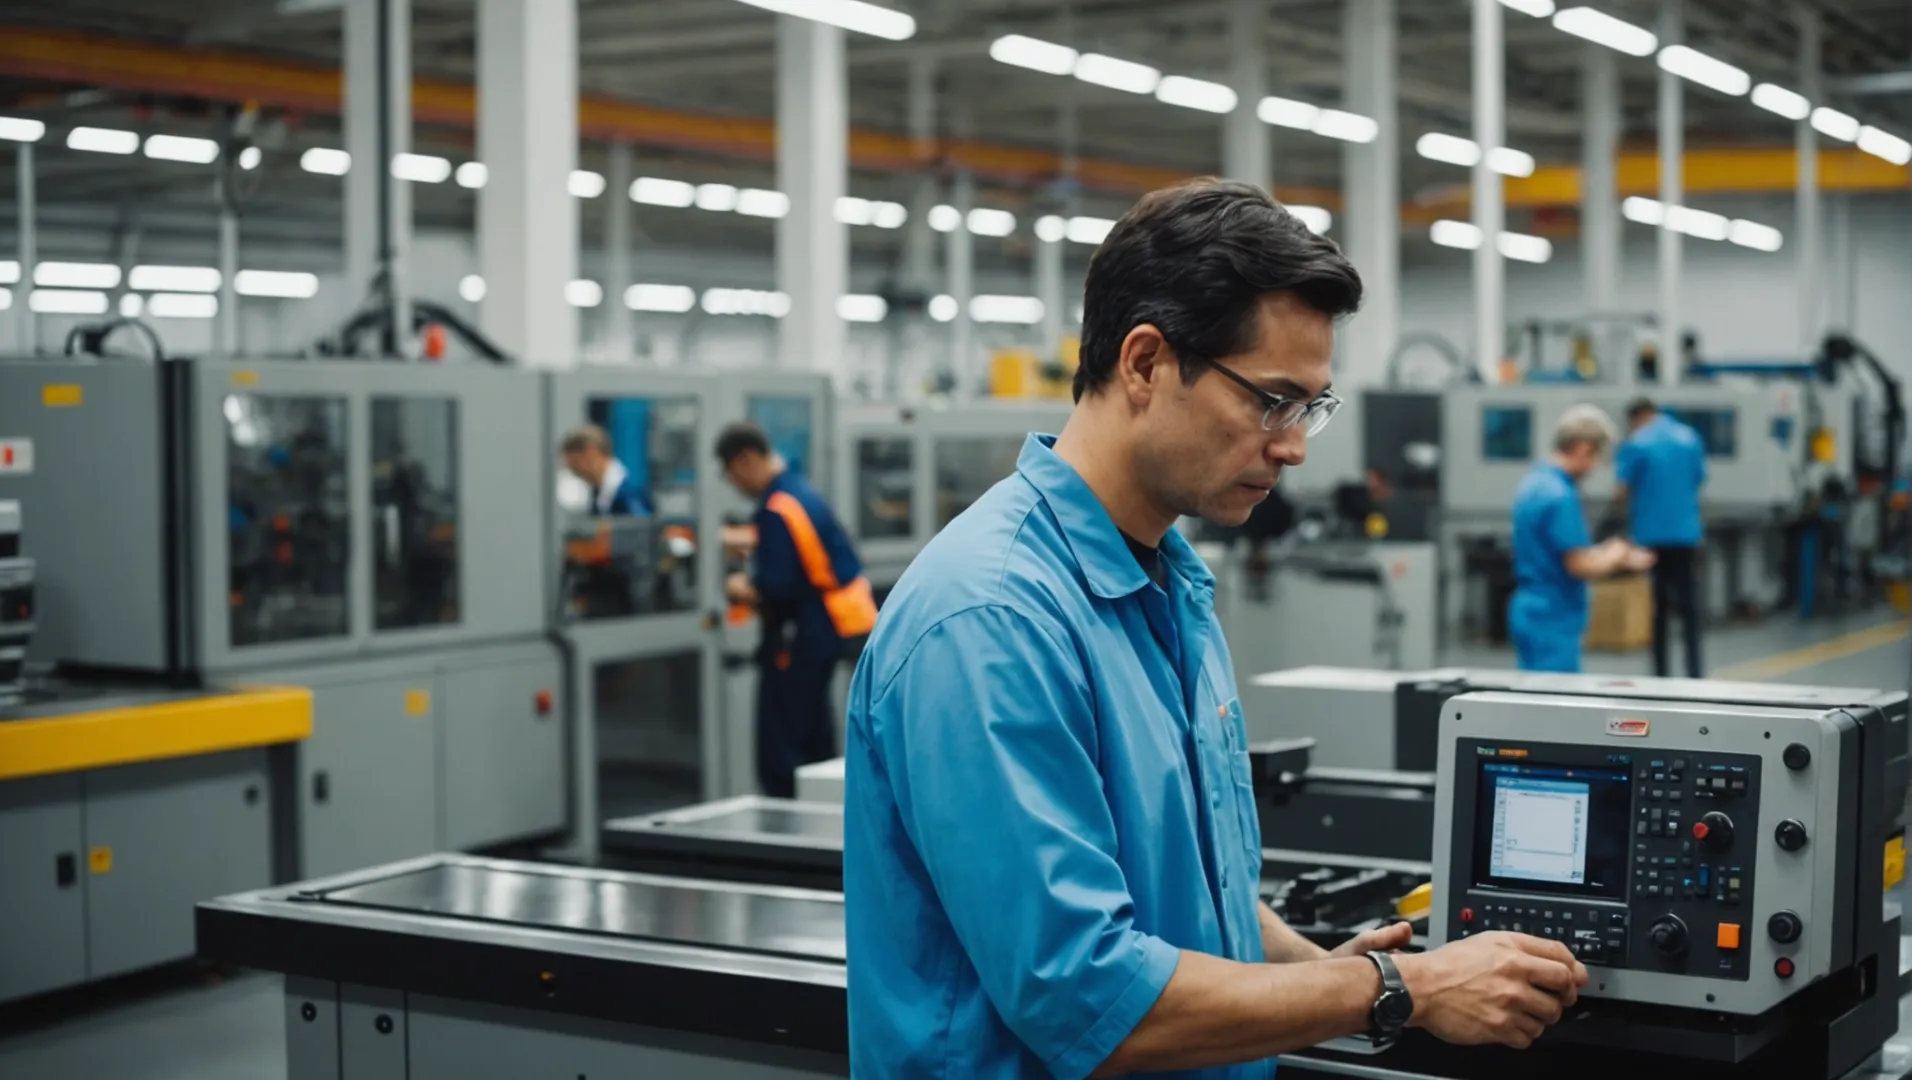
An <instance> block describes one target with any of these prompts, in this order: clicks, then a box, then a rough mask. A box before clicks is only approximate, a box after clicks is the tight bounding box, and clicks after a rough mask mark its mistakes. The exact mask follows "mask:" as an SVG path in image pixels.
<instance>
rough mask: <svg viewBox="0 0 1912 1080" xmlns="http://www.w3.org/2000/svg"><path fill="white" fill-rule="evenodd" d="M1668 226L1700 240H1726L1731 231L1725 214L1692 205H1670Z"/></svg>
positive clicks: (1667, 215)
mask: <svg viewBox="0 0 1912 1080" xmlns="http://www.w3.org/2000/svg"><path fill="white" fill-rule="evenodd" d="M1666 227H1667V228H1669V229H1672V230H1673V231H1674V232H1678V233H1685V234H1686V235H1688V236H1691V237H1694V238H1696V239H1699V240H1724V239H1726V236H1727V234H1728V233H1729V232H1730V231H1731V229H1730V227H1729V223H1728V222H1727V220H1726V218H1725V216H1724V215H1722V214H1715V213H1713V212H1712V211H1710V210H1695V209H1693V208H1692V207H1690V206H1673V207H1668V208H1667V211H1666Z"/></svg>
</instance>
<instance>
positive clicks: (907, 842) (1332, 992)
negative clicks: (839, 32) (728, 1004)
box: [843, 180, 1586, 1080]
mask: <svg viewBox="0 0 1912 1080" xmlns="http://www.w3.org/2000/svg"><path fill="white" fill-rule="evenodd" d="M1360 297H1361V280H1360V278H1359V277H1358V276H1357V275H1356V273H1355V270H1354V268H1353V267H1352V266H1350V265H1349V264H1348V261H1347V260H1346V259H1345V258H1343V257H1342V255H1341V252H1340V250H1339V249H1338V248H1337V247H1336V246H1335V245H1334V242H1333V241H1331V240H1328V239H1326V238H1325V237H1321V236H1317V235H1315V234H1314V233H1312V232H1310V231H1309V230H1308V228H1307V226H1305V225H1303V224H1302V223H1301V222H1300V221H1299V220H1298V219H1296V218H1295V217H1294V215H1292V214H1290V213H1289V212H1288V211H1287V210H1286V209H1284V208H1283V207H1282V206H1280V205H1279V204H1278V203H1276V202H1275V200H1274V199H1273V198H1272V197H1271V196H1270V195H1269V194H1268V193H1267V192H1266V191H1265V190H1263V189H1261V188H1258V187H1255V186H1252V185H1248V184H1239V183H1232V182H1223V181H1216V180H1205V181H1195V182H1192V183H1189V184H1186V185H1183V186H1180V187H1175V188H1169V189H1166V190H1163V191H1157V192H1155V193H1153V194H1151V195H1149V196H1147V197H1145V198H1143V199H1142V201H1141V202H1139V203H1138V204H1136V206H1135V208H1134V209H1132V210H1130V211H1129V213H1128V214H1127V215H1126V216H1125V217H1124V218H1123V219H1122V220H1121V221H1120V222H1118V223H1117V224H1116V226H1115V228H1114V230H1113V231H1112V232H1111V233H1110V234H1109V235H1108V237H1107V239H1105V240H1104V241H1103V242H1102V244H1101V246H1100V247H1099V248H1097V249H1096V252H1095V255H1094V257H1093V259H1092V260H1091V261H1090V265H1089V274H1088V281H1087V287H1086V292H1085V296H1084V311H1085V316H1084V319H1083V335H1082V351H1081V357H1082V363H1081V366H1080V368H1079V369H1078V370H1077V373H1076V377H1075V378H1076V381H1075V395H1076V406H1075V410H1074V413H1073V415H1071V416H1070V418H1069V420H1068V423H1067V425H1066V426H1065V427H1064V428H1063V430H1062V433H1061V435H1060V436H1052V435H1031V436H1030V437H1029V439H1028V440H1027V442H1025V443H1024V445H1023V450H1022V456H1021V458H1020V459H1019V460H1018V462H1017V465H1016V471H1015V473H1014V474H1012V475H1011V476H1010V477H1009V478H1007V479H1005V480H1003V481H1002V482H1001V483H998V484H997V485H996V486H995V487H993V488H991V489H990V490H989V491H988V492H987V493H986V494H985V495H983V497H982V498H981V499H979V500H977V501H976V503H975V504H974V505H972V506H970V507H969V509H967V510H965V511H964V512H963V513H962V514H960V515H958V516H957V518H956V519H955V520H954V521H953V522H951V523H950V524H949V525H948V526H947V527H945V528H944V529H943V531H942V532H941V533H939V534H938V535H937V536H936V537H935V539H933V540H931V541H930V543H929V545H928V546H927V547H925V548H924V549H923V552H922V553H921V554H920V555H918V556H917V557H916V560H915V561H914V562H913V563H912V564H911V565H910V567H909V569H908V571H906V572H905V573H904V575H903V578H902V581H901V582H900V583H899V584H898V585H897V587H896V590H895V591H894V592H892V593H891V594H890V598H889V599H888V601H886V602H885V604H884V612H883V620H882V622H881V623H880V624H879V625H878V627H877V630H876V633H875V634H873V635H872V636H871V639H870V646H869V648H868V650H866V652H865V653H864V655H863V659H862V661H861V662H860V663H859V664H858V665H857V671H856V678H855V680H854V682H853V684H852V688H851V702H850V723H849V731H848V747H847V751H846V755H845V756H846V758H847V764H846V770H847V771H846V778H845V785H844V794H845V804H844V856H843V878H844V905H845V926H846V929H847V931H848V935H849V936H848V957H849V1008H850V1070H851V1072H852V1074H854V1075H855V1076H857V1077H858V1078H859V1080H884V1078H889V1077H896V1078H902V1077H912V1078H913V1077H924V1076H961V1077H978V1078H989V1080H1000V1078H1011V1077H1014V1078H1022V1077H1028V1078H1032V1080H1033V1078H1035V1077H1051V1076H1054V1077H1061V1078H1065V1080H1074V1078H1079V1077H1085V1076H1089V1075H1091V1074H1093V1075H1097V1076H1110V1075H1117V1074H1122V1073H1130V1072H1163V1073H1167V1074H1170V1075H1175V1076H1182V1077H1204V1078H1210V1080H1221V1078H1230V1080H1234V1078H1243V1080H1245V1078H1250V1077H1257V1078H1265V1077H1268V1076H1270V1075H1272V1073H1273V1069H1274V1065H1273V1063H1272V1062H1271V1061H1270V1060H1269V1059H1270V1058H1272V1057H1273V1056H1274V1055H1276V1054H1280V1053H1283V1052H1285V1051H1289V1050H1297V1049H1301V1048H1303V1047H1307V1046H1312V1045H1313V1044H1315V1043H1318V1042H1321V1041H1322V1040H1324V1039H1329V1038H1333V1037H1336V1036H1342V1035H1351V1034H1355V1033H1357V1032H1364V1031H1373V1032H1374V1033H1375V1034H1376V1035H1377V1036H1380V1037H1382V1038H1392V1037H1393V1036H1394V1035H1395V1034H1397V1033H1398V1032H1399V1031H1400V1029H1401V1028H1402V1027H1403V1026H1406V1025H1408V1024H1413V1025H1417V1026H1421V1027H1425V1028H1427V1029H1429V1030H1430V1031H1432V1032H1433V1033H1434V1034H1435V1035H1438V1036H1441V1037H1443V1038H1447V1039H1452V1040H1456V1041H1461V1042H1495V1043H1507V1044H1511V1045H1514V1046H1525V1045H1527V1044H1528V1043H1529V1042H1530V1041H1531V1040H1532V1039H1534V1038H1535V1037H1537V1036H1538V1035H1539V1034H1540V1032H1541V1030H1542V1029H1543V1028H1544V1027H1545V1026H1546V1025H1547V1024H1550V1023H1552V1022H1554V1021H1556V1020H1558V1019H1559V1018H1560V1016H1561V1010H1562V1009H1563V1008H1567V1007H1570V1006H1571V1005H1572V1004H1573V1002H1574V1000H1575V994H1576V989H1577V987H1579V986H1580V985H1582V984H1584V982H1585V980H1586V969H1585V968H1583V967H1581V966H1580V965H1579V963H1577V962H1576V961H1575V960H1574V958H1573V956H1572V955H1571V954H1570V953H1569V952H1568V951H1567V949H1566V948H1565V947H1564V946H1562V945H1560V944H1559V943H1557V942H1550V941H1541V940H1538V939H1536V938H1531V937H1526V936H1524V935H1519V934H1496V933H1487V934H1480V935H1476V936H1473V937H1470V938H1467V939H1466V940H1463V941H1459V942H1456V943H1454V944H1451V945H1448V946H1445V947H1443V948H1441V949H1438V950H1435V951H1432V952H1426V953H1419V954H1406V953H1403V954H1400V955H1398V956H1391V955H1389V950H1393V949H1399V948H1402V947H1404V946H1406V945H1407V943H1408V941H1409V938H1410V936H1411V928H1410V927H1409V926H1408V924H1406V923H1396V924H1394V925H1392V926H1386V927H1380V928H1376V929H1372V930H1369V931H1366V932H1364V933H1362V934H1361V935H1359V936H1357V937H1355V938H1354V939H1352V940H1350V941H1348V942H1346V943H1344V944H1342V945H1341V946H1340V947H1339V948H1336V949H1335V950H1333V951H1332V952H1330V951H1329V950H1326V949H1322V948H1320V947H1318V946H1316V945H1315V944H1313V943H1312V942H1310V941H1309V940H1308V939H1306V938H1305V937H1303V936H1302V935H1300V934H1299V933H1297V932H1296V931H1295V930H1294V929H1292V928H1290V927H1289V926H1287V925H1286V924H1285V923H1283V922H1282V920H1281V919H1280V918H1279V917H1277V916H1276V915H1275V913H1274V912H1273V911H1272V910H1270V909H1269V907H1268V906H1267V905H1266V904H1264V903H1262V902H1261V899H1260V897H1259V896H1258V895H1257V893H1258V890H1259V888H1260V881H1261V849H1262V841H1263V837H1262V835H1261V826H1260V820H1259V817H1258V815H1257V811H1256V808H1255V798H1254V789H1253V780H1252V777H1251V776H1250V770H1249V763H1248V754H1247V748H1246V735H1245V732H1244V728H1243V723H1242V710H1241V702H1240V700H1239V698H1238V697H1237V695H1236V689H1235V679H1234V674H1233V665H1232V661H1231V660H1230V659H1229V653H1228V644H1227V642H1226V641H1225V640H1223V637H1222V630H1221V625H1220V623H1219V622H1218V621H1217V619H1216V617H1215V579H1214V577H1213V576H1212V575H1211V574H1210V573H1209V571H1208V569H1207V567H1206V566H1205V565H1204V564H1203V561H1202V558H1201V556H1199V555H1197V554H1196V553H1195V551H1194V549H1193V548H1192V547H1191V546H1190V545H1189V543H1188V541H1187V540H1185V539H1184V538H1183V537H1182V535H1181V534H1180V533H1179V532H1177V531H1176V530H1175V528H1174V526H1175V523H1176V520H1177V519H1178V518H1180V517H1182V516H1183V515H1197V516H1200V517H1203V518H1206V519H1207V520H1209V521H1210V522H1212V523H1214V524H1216V525H1220V526H1224V527H1234V526H1239V525H1241V524H1242V523H1243V522H1244V521H1246V520H1247V519H1248V517H1249V514H1250V512H1251V511H1252V510H1253V509H1254V507H1255V505H1256V504H1257V503H1259V502H1261V501H1262V500H1263V499H1264V498H1266V497H1267V495H1268V492H1269V491H1270V490H1271V489H1272V488H1273V487H1274V485H1275V482H1276V480H1278V479H1279V478H1280V476H1281V473H1282V470H1283V469H1284V468H1286V467H1288V466H1292V465H1299V464H1301V462H1302V459H1303V458H1304V456H1305V455H1306V450H1307V439H1308V436H1309V434H1311V433H1313V432H1316V431H1319V430H1320V429H1321V427H1322V425H1324V424H1326V423H1327V421H1328V419H1329V417H1331V416H1332V415H1333V413H1334V410H1335V408H1336V407H1337V406H1338V405H1339V404H1340V399H1338V398H1337V397H1335V396H1334V394H1332V393H1331V392H1329V389H1328V381H1329V358H1330V357H1331V356H1332V355H1333V352H1334V320H1335V319H1337V318H1339V317H1342V316H1345V315H1348V314H1349V313H1351V312H1352V311H1354V309H1355V307H1356V306H1357V305H1358V303H1359V301H1360ZM1284 615H1285V616H1286V617H1287V618H1291V619H1300V620H1306V619H1308V618H1309V617H1310V615H1311V613H1309V612H1306V611H1293V612H1285V613H1284ZM1319 719H1320V721H1321V722H1323V723H1331V722H1333V718H1332V717H1327V716H1323V717H1320V718H1319ZM1269 842H1270V844H1271V845H1272V846H1275V847H1280V846H1282V839H1281V838H1280V837H1271V838H1269Z"/></svg>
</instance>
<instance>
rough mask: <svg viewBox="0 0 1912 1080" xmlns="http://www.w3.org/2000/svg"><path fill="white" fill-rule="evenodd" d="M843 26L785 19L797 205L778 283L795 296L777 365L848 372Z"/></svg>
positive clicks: (785, 223)
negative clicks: (842, 218)
mask: <svg viewBox="0 0 1912 1080" xmlns="http://www.w3.org/2000/svg"><path fill="white" fill-rule="evenodd" d="M849 101H850V99H849V87H848V72H847V69H846V68H845V66H844V57H843V30H842V29H841V28H839V27H835V26H830V25H827V24H825V23H820V22H813V21H811V20H809V19H801V18H797V17H796V16H794V15H779V16H777V182H778V184H779V185H780V186H781V187H782V189H783V192H784V194H786V195H788V196H789V197H790V212H789V213H787V214H785V215H784V216H783V220H782V221H780V222H779V223H778V225H777V287H778V288H779V289H780V290H782V291H783V292H784V293H785V294H786V295H788V296H789V297H790V314H789V315H788V316H786V317H785V318H784V320H783V324H782V326H781V327H780V328H779V344H778V350H777V351H778V363H779V364H781V365H782V366H784V367H786V368H798V369H804V370H812V371H827V372H830V373H832V374H833V375H835V376H836V377H837V378H839V379H842V378H845V377H847V375H848V371H849V368H848V358H847V357H846V356H845V355H844V343H845V338H846V335H845V332H844V327H843V320H842V318H841V317H839V316H838V315H837V298H838V297H840V296H842V295H843V294H844V293H845V292H847V291H848V286H849V273H850V247H849V237H848V235H847V234H846V233H845V232H844V227H843V224H842V222H839V221H838V220H837V218H836V204H837V200H838V199H839V198H841V197H842V196H843V194H844V189H845V188H846V186H847V185H848V183H849V171H850V161H849V154H850V143H849V139H850V128H849V124H850V120H849Z"/></svg>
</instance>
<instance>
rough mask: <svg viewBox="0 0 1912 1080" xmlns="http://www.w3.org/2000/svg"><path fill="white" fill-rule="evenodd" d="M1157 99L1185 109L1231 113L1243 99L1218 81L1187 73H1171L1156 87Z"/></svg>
mask: <svg viewBox="0 0 1912 1080" xmlns="http://www.w3.org/2000/svg"><path fill="white" fill-rule="evenodd" d="M1155 100H1157V101H1160V102H1162V103H1163V104H1165V105H1180V106H1181V107H1182V108H1184V109H1199V110H1201V111H1202V112H1211V113H1231V112H1234V111H1235V106H1236V105H1237V104H1238V103H1240V101H1241V99H1240V97H1238V96H1237V95H1236V93H1235V91H1233V90H1231V89H1229V88H1228V87H1226V86H1223V85H1222V84H1221V83H1218V82H1209V81H1208V80H1206V79H1191V78H1189V77H1188V76H1186V75H1170V76H1168V77H1167V78H1165V79H1163V80H1162V84H1161V85H1160V86H1157V87H1156V88H1155Z"/></svg>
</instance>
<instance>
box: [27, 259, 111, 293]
mask: <svg viewBox="0 0 1912 1080" xmlns="http://www.w3.org/2000/svg"><path fill="white" fill-rule="evenodd" d="M33 283H34V284H35V285H47V286H51V287H53V288H55V289H111V288H114V287H116V286H118V285H119V283H120V268H119V267H117V266H114V265H113V264H112V263H77V262H43V263H40V264H38V265H36V266H35V267H34V268H33Z"/></svg>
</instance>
